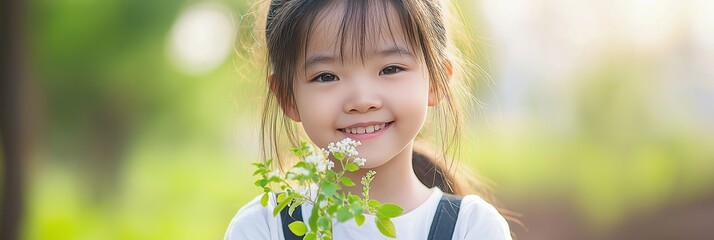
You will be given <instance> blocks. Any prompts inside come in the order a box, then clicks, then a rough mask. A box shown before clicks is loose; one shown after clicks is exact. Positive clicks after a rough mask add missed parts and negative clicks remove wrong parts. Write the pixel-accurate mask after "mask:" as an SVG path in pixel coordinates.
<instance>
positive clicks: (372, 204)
mask: <svg viewBox="0 0 714 240" xmlns="http://www.w3.org/2000/svg"><path fill="white" fill-rule="evenodd" d="M379 205H381V203H380V202H379V201H377V200H374V199H370V200H369V206H370V207H373V208H376V207H379Z"/></svg>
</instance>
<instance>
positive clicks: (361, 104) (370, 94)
mask: <svg viewBox="0 0 714 240" xmlns="http://www.w3.org/2000/svg"><path fill="white" fill-rule="evenodd" d="M374 81H375V79H369V78H360V79H354V80H353V81H350V82H351V83H352V84H349V88H350V89H349V90H348V93H347V94H348V95H349V97H348V99H347V101H346V102H345V105H344V108H343V110H344V111H345V113H366V112H370V111H376V110H379V109H380V108H382V96H381V88H380V87H379V86H378V85H377V84H375V82H374Z"/></svg>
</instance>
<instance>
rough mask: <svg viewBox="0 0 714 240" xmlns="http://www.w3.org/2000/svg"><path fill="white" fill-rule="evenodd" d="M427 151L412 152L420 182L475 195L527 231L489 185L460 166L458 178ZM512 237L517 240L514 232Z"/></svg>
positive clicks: (451, 191) (445, 191) (444, 163)
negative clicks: (500, 202) (501, 204)
mask: <svg viewBox="0 0 714 240" xmlns="http://www.w3.org/2000/svg"><path fill="white" fill-rule="evenodd" d="M436 159H437V158H435V157H434V155H431V154H429V153H428V151H426V149H422V148H419V147H417V146H415V148H414V151H413V152H412V168H413V169H414V173H415V174H416V176H417V178H418V179H419V181H421V183H422V184H424V185H425V186H426V187H428V188H433V187H438V188H439V189H441V191H442V192H444V193H449V194H454V195H457V196H461V197H464V196H466V195H468V194H475V195H478V196H479V197H481V198H482V199H484V200H486V202H489V203H490V204H492V205H493V206H494V207H496V209H497V210H498V212H500V213H501V215H503V217H504V218H505V219H506V220H507V221H509V222H513V223H515V224H517V225H518V226H520V227H521V228H523V229H525V225H524V224H523V222H521V221H520V219H519V217H521V215H520V214H518V213H516V212H512V211H509V210H507V209H505V208H503V207H501V206H499V205H500V204H499V203H498V201H497V199H496V197H495V196H494V195H493V193H492V191H491V189H490V187H489V186H488V184H486V183H483V182H481V181H479V179H478V178H477V176H476V175H475V174H474V173H473V172H472V171H470V169H468V168H466V166H459V167H460V169H459V170H461V171H459V172H460V173H462V174H461V175H460V176H459V177H458V178H457V177H456V176H455V173H456V171H451V170H450V169H449V168H447V167H446V161H439V160H436ZM511 237H512V238H513V239H516V236H515V234H514V233H513V231H512V232H511Z"/></svg>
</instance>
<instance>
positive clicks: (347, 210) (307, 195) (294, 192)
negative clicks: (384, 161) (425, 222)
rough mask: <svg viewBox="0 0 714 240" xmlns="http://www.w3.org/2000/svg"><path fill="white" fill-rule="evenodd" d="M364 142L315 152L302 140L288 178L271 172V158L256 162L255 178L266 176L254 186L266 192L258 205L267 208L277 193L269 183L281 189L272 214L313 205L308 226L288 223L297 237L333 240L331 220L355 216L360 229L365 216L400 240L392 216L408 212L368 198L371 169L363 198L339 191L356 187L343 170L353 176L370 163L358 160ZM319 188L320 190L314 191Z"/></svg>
mask: <svg viewBox="0 0 714 240" xmlns="http://www.w3.org/2000/svg"><path fill="white" fill-rule="evenodd" d="M360 144H361V143H360V142H359V141H354V140H352V139H350V138H345V139H343V140H342V141H340V142H337V143H330V144H329V145H328V146H327V150H325V149H321V150H322V151H320V152H316V151H315V149H314V148H313V147H312V146H311V145H309V144H307V143H305V142H301V143H300V146H299V147H297V148H293V149H291V151H292V152H293V153H294V154H295V156H297V157H298V158H300V161H298V162H297V163H296V164H295V165H294V166H293V167H292V168H290V170H288V171H287V172H285V174H284V175H281V173H280V171H279V170H278V169H275V170H271V168H270V166H271V162H272V159H270V160H268V161H266V162H257V163H253V165H255V166H256V167H258V170H256V171H255V172H254V173H253V175H260V176H262V177H261V178H260V179H258V180H257V181H256V182H255V185H256V186H258V187H261V188H263V191H264V192H265V193H264V194H263V197H262V198H261V201H260V203H261V204H262V205H263V207H266V206H267V205H268V198H269V194H271V193H272V192H273V189H272V188H271V187H270V183H275V184H277V185H278V186H280V190H281V193H280V194H278V196H277V202H278V205H277V207H276V208H275V209H274V210H273V216H275V215H278V213H280V211H282V210H283V209H284V208H286V207H288V206H289V209H288V213H289V214H290V215H292V214H293V211H294V210H295V208H296V207H298V206H300V204H303V203H310V204H311V205H312V206H313V208H312V213H311V215H310V218H309V219H308V221H307V224H305V223H304V222H302V221H295V222H293V223H291V224H290V225H288V227H289V228H290V230H291V231H292V232H293V233H295V235H297V236H303V235H304V240H314V239H332V223H333V219H337V221H338V222H345V221H348V220H350V219H353V218H354V220H355V222H356V223H357V225H358V226H362V224H363V223H364V221H365V216H364V214H365V213H370V214H374V215H375V216H376V218H375V224H376V225H377V228H378V229H379V231H380V232H381V233H382V234H384V235H385V236H387V237H392V238H396V236H397V233H396V230H395V229H394V224H393V223H392V221H391V218H394V217H396V216H399V215H400V214H402V212H403V211H404V210H403V209H402V208H401V207H399V206H397V205H396V204H391V203H380V202H379V201H377V200H374V199H370V198H369V189H370V183H371V182H372V179H374V175H375V174H376V172H375V171H373V170H370V171H367V173H366V174H365V175H364V176H362V180H361V182H360V183H361V184H362V196H357V195H353V194H351V193H344V192H338V191H339V190H341V189H342V187H343V186H347V187H351V186H354V185H355V183H354V182H353V181H352V180H351V179H349V178H347V177H345V176H344V174H345V171H350V172H355V171H357V170H359V168H360V167H361V166H364V163H365V162H366V159H364V158H360V157H357V154H358V152H357V149H356V147H357V146H359V145H360ZM330 155H332V156H333V158H334V159H335V160H337V163H338V164H340V166H341V168H340V169H341V170H339V171H338V172H335V171H333V170H332V169H333V167H334V166H335V163H334V162H333V161H332V160H330V159H329V156H330ZM315 189H317V190H316V192H312V191H315ZM308 226H310V227H309V229H308Z"/></svg>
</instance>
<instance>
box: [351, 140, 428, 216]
mask: <svg viewBox="0 0 714 240" xmlns="http://www.w3.org/2000/svg"><path fill="white" fill-rule="evenodd" d="M412 151H413V143H410V144H409V145H408V146H407V147H405V148H404V149H403V150H402V152H400V153H399V154H397V155H396V156H394V158H392V159H390V160H389V161H387V162H386V163H384V164H383V165H381V166H379V167H376V168H373V169H360V170H358V171H355V172H345V176H346V177H348V178H350V179H351V180H352V181H353V182H354V183H355V186H352V187H345V188H344V189H343V191H345V192H349V193H352V194H353V195H358V196H362V184H361V179H362V176H364V175H365V174H366V173H367V171H369V170H374V171H375V172H377V174H375V175H374V179H373V180H372V183H371V184H370V186H371V187H370V190H369V197H370V199H374V200H377V201H379V202H381V203H394V204H397V205H399V206H400V207H402V208H403V209H404V213H407V212H409V211H411V210H414V209H415V208H417V207H418V206H419V205H420V204H421V203H423V202H424V201H426V199H427V198H429V196H430V195H431V190H430V189H429V188H427V187H426V186H424V184H422V183H421V181H419V179H418V178H417V176H416V174H415V173H414V170H413V168H412Z"/></svg>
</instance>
